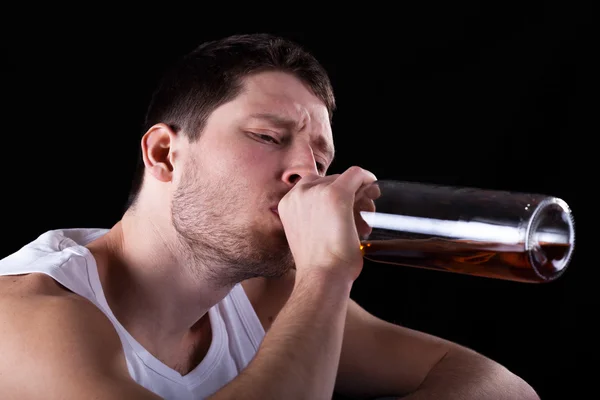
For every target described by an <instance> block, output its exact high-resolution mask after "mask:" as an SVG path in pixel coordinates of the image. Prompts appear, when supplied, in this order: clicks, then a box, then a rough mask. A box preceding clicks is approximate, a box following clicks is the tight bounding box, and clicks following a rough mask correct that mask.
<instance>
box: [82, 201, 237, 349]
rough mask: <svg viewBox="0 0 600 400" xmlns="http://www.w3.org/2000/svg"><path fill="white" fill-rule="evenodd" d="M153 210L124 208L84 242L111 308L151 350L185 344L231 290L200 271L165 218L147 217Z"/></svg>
mask: <svg viewBox="0 0 600 400" xmlns="http://www.w3.org/2000/svg"><path fill="white" fill-rule="evenodd" d="M155 215H159V214H158V213H146V212H144V213H141V212H140V213H131V212H128V213H126V214H125V216H124V217H123V219H122V220H121V221H120V222H118V223H117V224H116V225H115V226H114V227H113V228H112V229H111V230H110V232H109V233H107V234H106V235H105V236H103V237H102V238H100V239H98V240H96V241H94V242H92V243H90V244H89V245H88V246H87V247H88V248H89V249H90V251H91V252H92V254H93V255H94V257H95V258H96V260H97V263H98V272H99V274H100V280H101V283H102V286H103V289H104V292H105V296H106V298H107V301H108V304H109V305H110V307H111V310H112V311H113V313H114V314H115V316H116V317H117V319H118V320H119V322H120V323H121V324H122V325H123V326H124V327H125V328H126V329H127V330H128V331H129V333H130V334H131V335H132V336H134V337H135V338H136V339H137V340H138V341H140V343H142V345H144V346H145V347H147V348H148V350H149V351H151V349H152V348H155V349H156V348H174V347H175V348H176V347H177V346H188V345H189V342H190V340H192V341H193V340H194V338H195V337H197V335H199V332H201V331H203V330H202V329H200V328H201V327H202V326H206V325H207V324H206V321H207V320H208V318H203V317H204V316H205V315H207V312H208V310H209V309H210V308H211V307H212V306H213V305H215V304H216V303H218V302H219V301H220V300H222V299H223V298H224V297H225V296H226V295H227V293H228V292H229V290H231V286H227V287H225V286H217V285H215V284H214V283H213V281H211V280H209V279H207V278H206V277H204V276H203V271H206V268H203V266H202V265H199V264H196V263H194V262H193V261H192V260H191V259H190V257H189V256H184V254H186V252H185V249H184V248H183V245H182V244H181V243H180V241H179V240H178V238H177V234H176V232H175V230H174V228H173V227H172V225H171V224H170V223H169V221H168V220H162V221H161V220H160V219H151V218H149V217H147V216H153V217H154V216H155ZM195 261H196V262H197V261H198V260H195Z"/></svg>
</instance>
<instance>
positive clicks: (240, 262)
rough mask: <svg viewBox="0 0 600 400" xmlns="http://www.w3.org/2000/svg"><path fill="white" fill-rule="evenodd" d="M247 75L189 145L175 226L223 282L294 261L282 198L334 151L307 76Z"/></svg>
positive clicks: (273, 272) (276, 270)
mask: <svg viewBox="0 0 600 400" xmlns="http://www.w3.org/2000/svg"><path fill="white" fill-rule="evenodd" d="M244 83H245V86H244V90H243V92H242V93H241V94H240V95H239V96H238V97H237V98H236V99H235V100H233V101H231V102H229V103H227V104H224V105H222V106H220V107H219V108H217V109H216V110H215V111H214V112H213V113H212V114H211V116H210V118H209V119H208V121H207V124H206V127H205V129H204V130H203V132H202V134H201V137H200V139H199V141H197V142H196V143H192V144H190V145H189V146H190V147H189V153H187V154H186V155H184V157H185V167H184V168H183V172H182V173H181V175H180V176H179V182H178V185H177V190H176V192H175V194H174V197H173V209H172V213H173V215H172V217H173V222H174V225H175V228H176V229H177V231H178V232H179V233H180V235H181V238H182V240H183V241H184V242H185V243H186V244H187V245H189V249H190V250H191V251H192V252H193V255H194V258H195V259H196V260H198V261H200V262H201V264H202V265H205V266H207V268H209V269H210V266H211V265H214V266H215V267H214V269H210V270H209V271H207V272H209V273H210V274H211V275H212V277H213V278H214V279H216V280H219V283H220V284H227V283H235V282H239V281H242V280H244V279H248V278H251V277H254V276H267V277H268V276H280V275H281V274H283V273H285V272H286V271H287V270H289V269H290V268H292V267H293V265H294V264H293V258H292V256H291V253H290V250H289V247H288V244H287V240H286V237H285V233H284V230H283V225H282V223H281V221H280V219H279V216H278V215H277V205H278V203H279V201H280V200H281V198H282V197H283V196H284V195H285V194H286V193H287V192H288V191H289V190H290V189H291V188H292V187H293V185H294V184H295V183H296V182H297V181H298V180H299V179H300V178H301V177H302V176H305V175H306V174H320V175H325V172H326V170H327V168H328V167H329V165H330V163H331V161H332V158H333V138H332V133H331V126H330V124H329V114H328V111H327V108H326V106H325V105H324V103H323V102H322V101H321V100H319V98H317V97H316V96H315V95H314V94H312V93H311V92H310V91H309V90H308V89H307V87H305V86H304V85H303V84H302V82H301V81H299V80H298V79H297V78H295V77H294V76H291V75H288V74H284V73H281V72H264V73H260V74H257V75H252V76H250V77H248V78H246V79H245V81H244Z"/></svg>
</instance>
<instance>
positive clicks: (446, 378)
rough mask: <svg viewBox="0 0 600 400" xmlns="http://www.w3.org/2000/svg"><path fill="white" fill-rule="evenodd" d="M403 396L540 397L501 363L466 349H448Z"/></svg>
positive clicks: (416, 399) (460, 399)
mask: <svg viewBox="0 0 600 400" xmlns="http://www.w3.org/2000/svg"><path fill="white" fill-rule="evenodd" d="M402 399H406V400H424V399H453V400H478V399H488V400H513V399H519V400H539V397H538V395H537V394H536V392H535V391H534V390H533V388H531V386H530V385H528V384H527V383H526V382H525V381H523V380H522V379H521V378H519V377H518V376H516V375H514V374H513V373H512V372H510V371H509V370H507V369H506V368H505V367H503V366H502V365H500V364H498V363H496V362H494V361H493V360H490V359H488V358H485V357H483V356H481V355H479V354H476V353H474V352H472V351H470V350H468V349H457V350H451V351H450V352H448V354H447V355H446V356H445V357H444V358H443V359H442V360H440V362H439V363H438V364H437V365H436V366H435V367H434V368H433V369H432V370H431V372H430V373H429V374H428V375H427V377H426V378H425V380H424V381H423V383H422V384H421V385H420V386H419V388H418V389H417V390H416V391H415V392H414V393H412V394H410V395H408V396H406V397H402Z"/></svg>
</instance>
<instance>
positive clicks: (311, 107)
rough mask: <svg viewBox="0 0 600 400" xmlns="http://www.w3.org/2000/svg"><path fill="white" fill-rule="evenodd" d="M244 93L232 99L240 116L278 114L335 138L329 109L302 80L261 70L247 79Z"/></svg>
mask: <svg viewBox="0 0 600 400" xmlns="http://www.w3.org/2000/svg"><path fill="white" fill-rule="evenodd" d="M243 84H244V89H243V91H242V93H241V94H240V95H239V96H238V97H237V98H236V99H235V100H234V101H233V102H232V104H231V105H232V106H233V107H234V108H235V111H234V112H235V114H236V116H237V117H239V118H240V119H250V118H251V116H253V115H254V116H256V115H275V116H279V117H281V119H282V120H289V121H294V122H295V123H296V124H297V125H298V126H303V127H304V128H305V129H307V130H309V131H311V132H313V133H315V134H319V135H320V136H323V137H324V139H326V140H328V141H332V133H331V125H330V122H329V117H330V116H329V112H328V110H327V107H326V106H325V103H323V101H322V100H321V99H319V98H318V97H317V96H316V95H315V94H314V93H313V92H312V91H311V90H310V89H309V88H308V87H307V86H306V85H305V84H304V83H303V82H302V81H300V80H299V79H298V78H296V77H295V76H293V75H291V74H287V73H284V72H274V71H269V72H261V73H258V74H253V75H250V76H248V77H246V78H245V79H244V80H243Z"/></svg>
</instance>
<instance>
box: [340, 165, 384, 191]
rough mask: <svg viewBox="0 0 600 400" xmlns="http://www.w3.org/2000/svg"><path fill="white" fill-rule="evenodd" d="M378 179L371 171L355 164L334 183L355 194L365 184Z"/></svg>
mask: <svg viewBox="0 0 600 400" xmlns="http://www.w3.org/2000/svg"><path fill="white" fill-rule="evenodd" d="M376 180H377V177H376V176H375V175H373V174H372V173H371V172H369V171H367V170H365V169H362V168H360V167H356V166H353V167H350V168H348V169H347V170H346V171H344V173H342V174H341V175H340V176H339V177H338V178H337V179H336V180H335V181H334V182H333V183H332V185H334V186H337V187H338V189H343V190H346V191H349V192H351V193H352V194H354V193H356V192H358V190H359V189H360V188H362V187H363V186H365V185H368V184H370V183H372V182H375V181H376Z"/></svg>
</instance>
